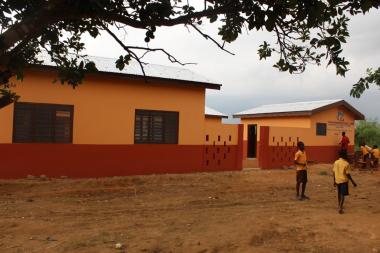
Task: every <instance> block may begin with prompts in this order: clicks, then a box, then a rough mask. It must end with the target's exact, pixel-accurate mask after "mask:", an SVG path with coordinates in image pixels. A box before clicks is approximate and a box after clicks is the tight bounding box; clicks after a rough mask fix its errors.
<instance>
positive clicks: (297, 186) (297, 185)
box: [296, 182, 300, 197]
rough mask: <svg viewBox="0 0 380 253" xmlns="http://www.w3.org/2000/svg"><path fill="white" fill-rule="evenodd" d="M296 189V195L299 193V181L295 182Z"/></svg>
mask: <svg viewBox="0 0 380 253" xmlns="http://www.w3.org/2000/svg"><path fill="white" fill-rule="evenodd" d="M296 191H297V197H298V196H299V195H300V183H299V182H297V184H296Z"/></svg>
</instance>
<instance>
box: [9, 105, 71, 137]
mask: <svg viewBox="0 0 380 253" xmlns="http://www.w3.org/2000/svg"><path fill="white" fill-rule="evenodd" d="M72 114H73V106H71V105H55V104H37V103H16V104H15V110H14V126H13V142H21V143H28V142H37V143H71V142H72V119H73V115H72Z"/></svg>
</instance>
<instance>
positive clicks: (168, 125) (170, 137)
mask: <svg viewBox="0 0 380 253" xmlns="http://www.w3.org/2000/svg"><path fill="white" fill-rule="evenodd" d="M165 143H171V144H176V143H178V112H168V113H166V115H165Z"/></svg>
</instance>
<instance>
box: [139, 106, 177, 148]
mask: <svg viewBox="0 0 380 253" xmlns="http://www.w3.org/2000/svg"><path fill="white" fill-rule="evenodd" d="M144 116H145V117H147V118H148V122H149V123H148V129H147V133H148V134H147V138H148V139H147V140H143V136H142V135H143V130H144V129H143V120H142V118H141V117H144ZM138 117H140V118H141V119H140V122H138ZM153 117H162V140H154V134H156V135H155V137H159V136H158V135H157V133H154V128H153V126H152V124H153V123H152V122H153V121H152V119H153ZM168 117H174V118H171V119H169V118H168ZM170 120H174V121H175V125H174V129H170V127H168V125H167V124H168V122H169V121H170ZM138 124H140V128H139V129H137V125H138ZM156 130H157V129H156ZM168 131H174V132H175V133H174V136H172V137H171V138H173V139H172V140H170V139H169V134H170V132H168ZM137 132H139V133H140V136H139V138H138V136H137ZM178 138H179V112H177V111H162V110H147V109H135V122H134V143H135V144H178Z"/></svg>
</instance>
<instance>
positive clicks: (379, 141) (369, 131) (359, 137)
mask: <svg viewBox="0 0 380 253" xmlns="http://www.w3.org/2000/svg"><path fill="white" fill-rule="evenodd" d="M363 142H364V143H365V144H366V145H368V146H370V147H373V145H377V146H379V145H380V124H379V122H377V121H375V120H367V121H365V120H363V121H359V123H358V124H357V125H356V129H355V143H356V145H357V146H358V145H360V144H361V143H363Z"/></svg>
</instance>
